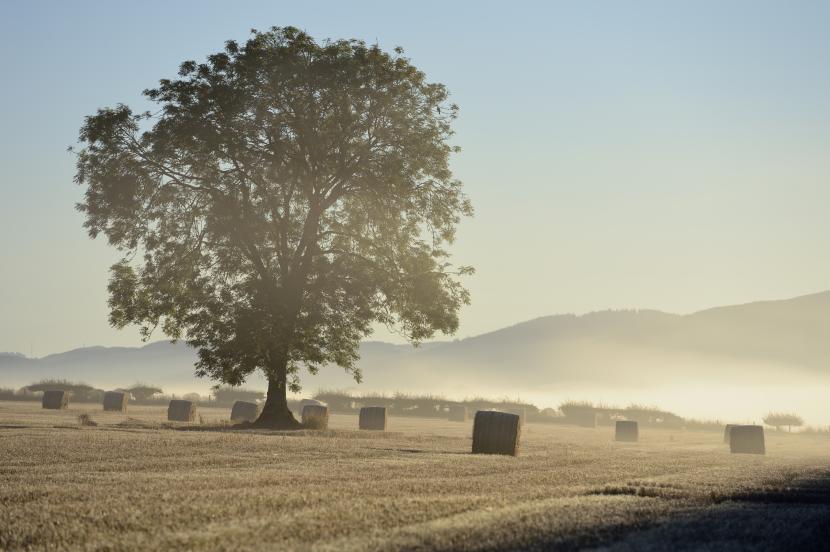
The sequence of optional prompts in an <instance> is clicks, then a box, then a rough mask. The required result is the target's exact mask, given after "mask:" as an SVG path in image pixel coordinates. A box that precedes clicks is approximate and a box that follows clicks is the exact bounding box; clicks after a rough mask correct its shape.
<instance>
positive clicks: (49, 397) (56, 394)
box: [43, 389, 69, 410]
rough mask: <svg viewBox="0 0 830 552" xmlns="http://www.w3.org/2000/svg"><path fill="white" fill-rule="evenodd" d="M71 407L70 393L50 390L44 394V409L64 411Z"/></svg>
mask: <svg viewBox="0 0 830 552" xmlns="http://www.w3.org/2000/svg"><path fill="white" fill-rule="evenodd" d="M67 406H69V392H67V391H63V390H61V389H50V390H48V391H44V392H43V408H48V409H50V410H63V409H64V408H66V407H67Z"/></svg>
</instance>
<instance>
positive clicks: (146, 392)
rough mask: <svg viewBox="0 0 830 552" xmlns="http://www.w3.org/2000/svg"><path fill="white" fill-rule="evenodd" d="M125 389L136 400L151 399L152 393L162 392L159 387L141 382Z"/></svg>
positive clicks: (158, 393)
mask: <svg viewBox="0 0 830 552" xmlns="http://www.w3.org/2000/svg"><path fill="white" fill-rule="evenodd" d="M125 391H127V392H128V393H129V394H130V395H132V396H133V398H135V400H137V401H146V400H148V399H152V398H153V395H160V394H161V393H162V389H161V388H159V387H153V386H152V385H144V384H143V383H137V384H135V385H133V386H132V387H130V388H129V389H125Z"/></svg>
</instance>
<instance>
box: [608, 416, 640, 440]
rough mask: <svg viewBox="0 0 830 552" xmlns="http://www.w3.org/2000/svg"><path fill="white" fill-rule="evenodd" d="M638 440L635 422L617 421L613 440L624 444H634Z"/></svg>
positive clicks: (637, 428)
mask: <svg viewBox="0 0 830 552" xmlns="http://www.w3.org/2000/svg"><path fill="white" fill-rule="evenodd" d="M639 438H640V429H639V427H638V425H637V422H634V421H631V420H617V425H616V427H615V432H614V440H615V441H622V442H625V443H636V442H637V441H638V440H639Z"/></svg>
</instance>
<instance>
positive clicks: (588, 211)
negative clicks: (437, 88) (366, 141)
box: [0, 0, 830, 356]
mask: <svg viewBox="0 0 830 552" xmlns="http://www.w3.org/2000/svg"><path fill="white" fill-rule="evenodd" d="M272 25H294V26H297V27H300V28H303V29H305V30H307V31H309V32H310V33H311V34H312V35H314V36H316V37H318V38H326V37H332V38H346V37H355V38H362V39H365V40H367V41H370V42H374V41H378V42H379V43H380V44H381V46H383V47H385V48H392V47H393V46H396V45H400V46H403V47H404V48H405V50H406V52H407V55H408V56H409V57H410V58H411V59H412V60H413V62H414V63H415V64H416V65H417V66H418V67H420V68H421V69H422V70H424V71H425V72H426V73H427V75H428V76H429V77H430V78H431V79H432V80H435V81H440V82H443V83H445V84H446V85H447V86H448V87H449V88H450V90H451V92H452V94H453V99H454V101H455V102H457V103H458V104H459V105H460V107H461V116H460V119H459V121H458V124H457V130H458V134H457V137H456V142H457V143H458V144H459V145H460V146H461V147H462V148H463V152H462V154H460V155H459V156H458V157H457V158H456V159H455V161H454V163H453V167H454V169H455V171H456V173H457V175H458V176H459V177H460V178H461V179H462V180H464V182H465V183H466V186H467V191H468V193H469V195H470V197H471V198H472V200H473V202H474V205H475V207H476V210H477V214H476V217H475V219H473V220H468V221H465V222H464V224H463V225H462V227H461V230H460V234H459V241H458V243H457V245H456V247H455V249H454V251H455V257H456V259H457V260H458V261H459V262H461V263H464V264H472V265H474V266H475V267H476V268H477V270H478V273H477V274H476V275H475V276H474V277H472V278H471V279H469V281H468V285H469V288H470V290H471V291H472V293H473V305H472V306H471V307H469V308H468V309H466V310H465V311H464V312H463V315H462V326H461V330H460V332H459V334H458V337H465V336H468V335H474V334H477V333H481V332H484V331H488V330H493V329H496V328H499V327H502V326H505V325H509V324H512V323H515V322H518V321H522V320H526V319H529V318H533V317H536V316H541V315H546V314H554V313H561V312H577V313H581V312H585V311H590V310H596V309H604V308H625V307H650V308H657V309H662V310H668V311H674V312H690V311H694V310H698V309H702V308H706V307H709V306H714V305H720V304H725V303H736V302H746V301H752V300H756V299H765V298H783V297H788V296H794V295H800V294H804V293H810V292H814V291H820V290H824V289H828V288H830V254H828V242H830V217H828V210H830V185H828V180H829V177H830V71H828V67H830V33H828V32H827V29H828V28H830V3H828V2H784V1H778V2H763V1H723V0H719V1H712V2H705V1H695V2H691V1H687V2H666V1H655V2H633V1H630V2H622V1H620V2H612V1H607V2H590V1H574V2H567V3H565V2H519V1H514V2H509V3H505V2H481V1H476V2H422V1H419V2H406V3H403V2H400V3H399V2H391V1H384V2H342V1H339V2H313V3H311V2H309V3H305V2H292V3H288V2H274V1H272V2H233V3H231V2H195V1H193V2H183V1H170V0H168V1H166V2H141V3H138V2H135V3H133V2H130V3H127V2H112V1H109V2H37V1H11V0H5V1H0V48H2V57H0V75H2V85H0V168H1V169H0V170H2V173H1V176H0V351H2V350H11V351H21V352H24V353H26V354H29V353H30V351H33V352H34V354H35V355H36V356H40V355H43V354H47V353H51V352H56V351H61V350H65V349H68V348H72V347H76V346H80V345H81V344H87V345H91V344H100V345H130V344H137V343H138V342H139V338H138V333H137V332H136V331H135V330H132V329H128V330H124V331H121V332H117V331H115V330H112V329H111V328H109V326H108V324H107V308H106V289H105V287H106V280H107V268H108V266H109V265H110V264H111V263H112V262H113V260H114V259H115V255H114V254H113V252H112V251H110V250H109V249H108V248H107V246H106V244H105V243H104V242H103V241H101V240H98V241H97V242H92V241H90V240H88V239H87V237H86V235H85V233H84V231H83V229H82V228H81V222H82V219H81V217H80V216H79V215H78V214H77V213H76V212H75V211H74V210H73V204H74V203H75V202H76V201H77V200H78V199H79V197H80V195H81V190H80V189H79V188H78V187H76V186H75V185H74V184H73V183H72V176H73V174H74V166H73V160H72V157H71V156H70V155H69V154H67V153H66V152H65V148H66V146H68V145H71V144H73V143H74V142H75V139H76V136H77V131H78V128H79V126H80V124H81V122H82V119H83V117H84V116H85V115H87V114H90V113H92V112H94V111H95V109H96V108H98V107H103V106H109V105H114V104H116V103H119V102H122V103H126V104H129V105H131V106H133V107H136V108H139V109H140V108H141V107H142V101H143V100H142V98H141V96H140V93H141V91H142V90H143V89H145V88H147V87H151V86H153V85H154V84H155V83H156V81H157V80H158V79H159V78H162V77H170V76H174V75H175V72H176V69H177V67H178V65H179V63H180V62H181V61H183V60H184V59H190V58H195V59H201V58H203V57H204V56H206V55H207V54H209V53H213V52H215V51H217V50H219V49H221V47H222V45H223V43H224V41H225V40H227V39H231V38H233V39H237V40H240V41H241V40H245V38H246V37H247V35H248V30H249V29H250V28H252V27H253V28H260V29H265V28H267V27H270V26H272ZM381 337H383V336H381Z"/></svg>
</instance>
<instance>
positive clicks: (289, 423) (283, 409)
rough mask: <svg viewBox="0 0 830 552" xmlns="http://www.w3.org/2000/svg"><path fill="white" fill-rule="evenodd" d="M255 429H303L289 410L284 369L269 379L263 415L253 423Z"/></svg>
mask: <svg viewBox="0 0 830 552" xmlns="http://www.w3.org/2000/svg"><path fill="white" fill-rule="evenodd" d="M253 427H262V428H267V429H300V428H301V427H302V425H301V424H300V423H299V422H298V421H297V419H296V418H294V414H293V413H292V412H291V410H290V409H289V408H288V400H287V396H286V374H285V369H284V368H283V369H282V370H280V371H278V373H277V375H276V376H271V377H269V378H268V395H267V396H266V398H265V406H263V407H262V413H260V415H259V418H257V419H256V421H255V422H254V423H253Z"/></svg>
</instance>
